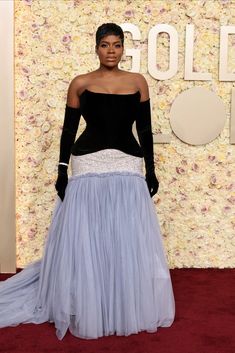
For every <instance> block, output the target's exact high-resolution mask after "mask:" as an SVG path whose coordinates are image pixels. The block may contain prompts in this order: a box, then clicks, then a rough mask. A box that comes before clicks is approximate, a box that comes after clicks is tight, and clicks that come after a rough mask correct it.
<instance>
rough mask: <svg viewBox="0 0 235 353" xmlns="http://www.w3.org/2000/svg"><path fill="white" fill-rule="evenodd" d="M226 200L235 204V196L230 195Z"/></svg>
mask: <svg viewBox="0 0 235 353" xmlns="http://www.w3.org/2000/svg"><path fill="white" fill-rule="evenodd" d="M227 200H228V202H230V203H231V204H232V205H235V196H230V197H229V198H228V199H227Z"/></svg>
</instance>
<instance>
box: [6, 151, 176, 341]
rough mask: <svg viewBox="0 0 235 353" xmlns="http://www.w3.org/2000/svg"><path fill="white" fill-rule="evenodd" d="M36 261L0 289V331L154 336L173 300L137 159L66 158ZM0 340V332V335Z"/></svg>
mask: <svg viewBox="0 0 235 353" xmlns="http://www.w3.org/2000/svg"><path fill="white" fill-rule="evenodd" d="M71 167H72V176H71V177H70V178H69V182H68V186H67V188H66V193H65V198H64V201H63V202H62V201H61V200H60V199H59V197H58V198H57V200H56V204H55V207H54V211H53V216H52V221H51V224H50V227H49V231H48V234H47V238H46V243H45V247H44V253H43V256H42V258H41V259H40V260H38V261H35V262H33V263H31V264H29V265H28V266H27V267H26V268H25V269H23V270H22V271H21V272H20V273H18V274H16V275H14V276H12V277H11V278H9V279H7V280H6V281H4V282H1V283H0V327H6V326H15V325H18V324H20V323H35V324H40V323H43V322H47V321H49V322H53V323H54V324H55V327H56V335H57V337H58V338H59V339H62V338H63V337H64V336H65V334H66V332H67V330H69V331H70V332H71V333H72V334H73V335H74V336H76V337H80V338H85V339H95V338H98V337H101V336H107V335H112V334H116V335H130V334H133V333H138V332H140V331H147V332H155V331H157V328H158V327H169V326H171V324H172V322H173V320H174V315H175V302H174V295H173V290H172V284H171V278H170V273H169V269H168V266H167V261H166V257H165V254H164V247H163V242H162V238H161V231H160V228H159V222H158V218H157V214H156V211H155V206H154V202H153V200H152V198H151V197H150V194H149V191H148V187H147V184H146V181H145V178H144V174H143V158H140V157H136V156H133V155H130V154H128V153H125V152H123V151H121V150H119V149H115V148H105V149H101V150H99V151H96V152H92V153H87V154H84V155H79V156H75V155H72V156H71ZM0 335H1V330H0Z"/></svg>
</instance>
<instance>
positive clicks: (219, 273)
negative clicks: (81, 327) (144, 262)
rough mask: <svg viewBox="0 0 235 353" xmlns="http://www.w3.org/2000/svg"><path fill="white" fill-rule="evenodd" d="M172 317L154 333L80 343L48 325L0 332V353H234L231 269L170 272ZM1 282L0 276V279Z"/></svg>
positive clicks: (234, 304)
mask: <svg viewBox="0 0 235 353" xmlns="http://www.w3.org/2000/svg"><path fill="white" fill-rule="evenodd" d="M171 276H172V282H173V288H174V294H175V300H176V318H175V322H174V323H173V325H172V326H171V327H170V328H159V330H158V332H156V333H154V334H148V333H144V332H142V333H139V334H137V335H131V336H128V337H117V336H109V337H102V338H99V339H98V340H83V339H79V338H76V337H73V336H72V335H71V334H70V333H67V335H66V336H65V338H64V339H63V340H62V341H58V339H57V338H56V336H55V328H54V325H53V324H48V323H46V324H42V325H32V324H25V325H20V326H18V327H10V328H4V329H0V352H1V353H8V352H14V353H18V352H21V353H23V352H24V353H27V352H30V353H44V352H48V353H54V352H56V353H111V352H112V353H127V352H131V353H235V269H174V270H171ZM4 278H6V276H4V275H0V280H3V279H4Z"/></svg>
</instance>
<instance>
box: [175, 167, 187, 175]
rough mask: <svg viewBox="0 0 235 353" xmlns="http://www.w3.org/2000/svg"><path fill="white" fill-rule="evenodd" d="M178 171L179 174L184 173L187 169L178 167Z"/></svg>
mask: <svg viewBox="0 0 235 353" xmlns="http://www.w3.org/2000/svg"><path fill="white" fill-rule="evenodd" d="M176 173H177V174H184V173H185V169H184V168H181V167H176Z"/></svg>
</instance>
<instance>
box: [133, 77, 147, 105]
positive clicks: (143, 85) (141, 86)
mask: <svg viewBox="0 0 235 353" xmlns="http://www.w3.org/2000/svg"><path fill="white" fill-rule="evenodd" d="M133 74H134V77H135V80H136V85H137V87H138V90H139V91H140V94H141V98H140V100H141V102H143V101H146V100H148V99H149V87H148V83H147V81H146V78H145V77H144V76H143V75H142V74H140V73H137V72H136V73H133Z"/></svg>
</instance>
